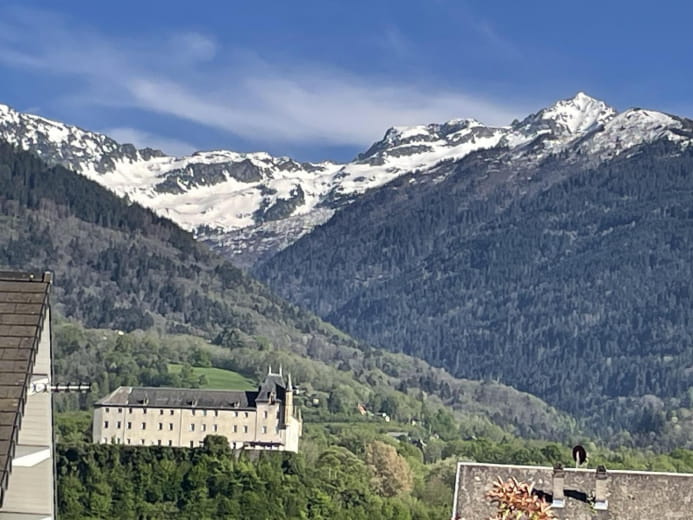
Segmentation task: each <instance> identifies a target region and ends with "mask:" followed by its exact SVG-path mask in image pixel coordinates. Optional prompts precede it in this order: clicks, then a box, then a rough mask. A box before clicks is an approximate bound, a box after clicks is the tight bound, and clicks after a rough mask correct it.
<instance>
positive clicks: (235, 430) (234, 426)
mask: <svg viewBox="0 0 693 520" xmlns="http://www.w3.org/2000/svg"><path fill="white" fill-rule="evenodd" d="M233 433H238V425H237V424H234V425H233Z"/></svg>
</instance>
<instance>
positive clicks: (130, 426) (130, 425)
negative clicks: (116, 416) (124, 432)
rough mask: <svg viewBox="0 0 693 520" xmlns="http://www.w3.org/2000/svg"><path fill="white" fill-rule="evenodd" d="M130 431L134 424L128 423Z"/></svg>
mask: <svg viewBox="0 0 693 520" xmlns="http://www.w3.org/2000/svg"><path fill="white" fill-rule="evenodd" d="M128 430H132V423H131V422H130V421H128Z"/></svg>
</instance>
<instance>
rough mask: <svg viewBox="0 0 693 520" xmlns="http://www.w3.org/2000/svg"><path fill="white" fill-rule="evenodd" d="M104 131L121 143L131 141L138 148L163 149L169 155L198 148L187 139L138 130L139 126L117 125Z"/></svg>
mask: <svg viewBox="0 0 693 520" xmlns="http://www.w3.org/2000/svg"><path fill="white" fill-rule="evenodd" d="M102 133H104V134H106V135H108V136H109V137H111V138H113V139H115V140H116V141H118V142H119V143H121V144H125V143H130V144H134V145H135V146H136V147H138V148H144V147H147V146H148V147H150V148H154V149H155V150H161V151H163V152H165V153H167V154H169V155H176V156H181V155H189V154H191V153H192V152H194V151H195V150H196V147H195V146H194V145H192V144H190V143H186V142H185V141H180V140H178V139H171V138H168V137H163V136H160V135H156V134H152V133H150V132H145V131H143V130H138V129H137V128H128V127H115V128H106V129H105V130H103V131H102Z"/></svg>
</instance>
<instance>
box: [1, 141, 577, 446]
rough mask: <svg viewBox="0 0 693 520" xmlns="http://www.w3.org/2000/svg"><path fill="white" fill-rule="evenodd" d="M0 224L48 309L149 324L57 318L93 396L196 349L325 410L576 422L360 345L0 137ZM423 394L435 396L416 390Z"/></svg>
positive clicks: (62, 339) (517, 429) (13, 258)
mask: <svg viewBox="0 0 693 520" xmlns="http://www.w3.org/2000/svg"><path fill="white" fill-rule="evenodd" d="M0 221H1V224H2V227H1V229H2V233H0V265H1V266H3V267H10V268H15V269H22V270H28V269H33V270H38V271H43V270H46V269H49V270H52V271H54V272H55V284H54V287H53V303H54V307H55V310H56V311H57V312H56V313H55V314H56V315H63V316H65V317H67V318H70V319H71V320H76V321H79V322H81V324H83V325H86V326H87V327H100V328H104V329H120V330H121V331H124V332H127V331H132V330H135V329H145V330H147V333H146V334H145V333H138V334H134V335H129V334H125V335H124V336H119V335H118V334H116V333H114V332H108V331H98V330H97V331H90V332H88V331H85V330H83V328H82V327H80V326H78V325H70V324H65V325H64V326H61V325H57V326H56V331H57V334H58V338H57V341H56V347H55V348H56V376H57V377H58V378H61V379H62V380H67V381H74V380H77V379H80V380H89V381H93V382H95V383H97V385H98V386H97V391H95V392H94V394H93V397H94V398H98V397H101V396H102V395H104V393H106V392H108V391H110V390H112V389H114V388H115V387H117V386H118V385H119V384H155V385H158V384H165V383H166V382H168V384H170V383H171V381H172V380H174V379H172V378H171V377H170V374H167V370H166V363H167V362H174V361H181V362H189V363H193V364H194V363H196V362H197V361H199V360H198V359H197V358H196V357H195V353H194V352H193V351H192V349H193V348H195V347H197V348H198V349H203V350H205V352H206V355H207V356H208V357H210V358H211V363H212V364H213V365H214V366H218V367H220V368H228V369H231V370H237V371H240V372H242V373H244V374H246V375H249V376H258V375H259V374H262V373H264V371H266V369H267V365H268V364H274V365H275V366H276V365H277V364H279V363H283V364H284V366H285V367H286V368H287V369H289V370H292V369H293V371H294V374H295V376H296V377H295V381H296V382H299V383H309V384H310V385H311V387H312V388H313V389H314V390H316V391H319V392H321V393H322V395H323V396H324V397H325V399H327V398H328V396H330V395H331V394H335V395H338V396H340V397H341V398H342V402H341V404H338V403H336V402H335V403H333V406H334V407H335V409H337V410H338V409H339V408H348V409H349V411H354V410H355V407H356V405H357V404H358V403H359V402H368V401H369V400H370V399H371V398H372V397H373V396H375V395H378V396H380V398H381V399H384V398H386V397H391V398H392V399H391V400H390V401H389V402H390V406H391V407H393V408H397V407H396V406H395V405H393V404H392V403H399V402H401V403H402V407H401V409H402V410H406V409H409V408H411V407H412V406H413V404H412V403H419V404H418V405H417V406H418V409H419V410H420V409H421V406H422V405H423V404H424V403H425V402H426V403H429V404H430V405H431V406H433V403H434V402H437V406H443V404H445V405H448V406H450V407H453V406H454V407H456V408H457V410H458V413H459V414H463V415H460V418H462V417H466V418H467V419H469V420H471V418H476V419H478V420H480V421H481V423H483V424H485V425H486V426H490V427H491V429H493V428H498V427H501V428H503V429H505V430H506V431H510V432H514V433H516V434H522V435H527V436H535V437H547V438H562V439H566V438H568V437H569V436H570V435H572V434H573V433H574V431H575V427H574V424H573V421H569V420H567V419H566V417H565V416H564V415H561V414H558V413H556V411H555V410H553V409H552V408H550V407H548V406H546V404H545V403H542V402H541V401H540V400H538V399H536V398H533V397H531V396H528V395H526V394H522V393H519V392H516V391H514V390H512V389H510V388H508V387H505V386H503V385H498V384H492V383H486V384H482V383H479V382H474V381H463V380H458V379H454V378H452V377H450V375H449V374H447V373H445V372H443V371H442V370H436V369H433V368H432V367H430V366H429V365H427V364H426V363H425V362H422V361H419V360H416V359H412V358H409V357H407V356H401V355H399V356H397V355H392V354H389V353H386V352H383V351H381V350H376V349H372V348H369V347H367V346H364V345H360V344H358V343H357V342H355V341H353V340H352V339H350V338H349V337H348V336H346V335H344V334H342V333H341V332H339V331H338V330H337V329H335V328H333V327H332V326H329V325H327V324H325V323H323V322H321V321H320V319H318V318H317V317H315V316H314V315H311V314H310V313H308V312H305V311H303V310H301V309H298V308H297V307H295V306H293V305H291V304H288V303H286V302H285V301H283V300H282V299H280V298H279V297H277V296H275V295H274V294H273V293H271V292H270V291H269V290H268V289H266V288H265V287H263V286H262V285H261V284H259V283H258V282H256V281H254V280H252V279H251V278H249V277H248V276H246V275H245V274H243V273H242V272H241V271H239V270H238V269H236V268H235V267H233V266H232V265H230V264H229V263H228V262H226V261H225V260H223V259H222V258H220V257H218V256H216V255H215V254H213V253H211V252H210V251H209V250H207V249H206V248H205V246H203V245H201V244H198V243H196V242H195V241H194V240H193V238H192V236H191V235H190V234H188V233H186V232H184V231H181V230H180V229H179V228H178V227H176V226H175V225H174V224H172V223H171V222H169V221H166V220H164V219H161V218H159V217H156V216H155V215H154V214H153V213H151V212H150V211H148V210H145V209H143V208H141V207H140V206H138V205H137V204H128V203H127V202H126V201H124V200H122V199H119V198H118V197H116V196H115V195H113V194H112V193H110V192H108V191H107V190H105V189H104V188H102V187H100V186H99V185H97V184H96V183H94V182H92V181H89V180H87V179H86V178H84V177H82V176H79V175H77V174H75V173H73V172H70V171H68V170H65V169H64V168H62V167H59V166H58V167H53V168H49V167H47V166H46V165H45V164H43V163H42V162H41V161H40V160H39V159H38V158H36V157H35V156H33V155H31V154H28V153H24V152H21V153H20V152H17V151H15V150H14V149H13V148H12V147H10V146H7V145H2V144H0ZM181 333H187V334H188V336H180V334H181ZM194 336H197V337H194ZM211 342H213V343H215V344H216V345H210V343H211ZM186 349H190V352H186ZM344 388H346V389H347V390H344ZM431 394H432V397H433V399H434V401H430V402H429V401H425V400H423V399H422V398H421V396H423V395H431ZM323 402H324V400H323ZM407 403H408V404H407ZM498 403H501V404H500V405H499V404H498ZM516 403H523V405H522V406H514V405H515V404H516ZM82 405H83V406H84V405H85V403H82ZM71 406H72V407H74V406H75V404H74V403H73V404H72V405H71ZM415 408H416V407H415ZM434 409H435V407H434ZM412 413H413V412H412ZM402 414H403V415H404V411H403V412H402ZM410 416H411V414H410Z"/></svg>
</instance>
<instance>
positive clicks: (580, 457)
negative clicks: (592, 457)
mask: <svg viewBox="0 0 693 520" xmlns="http://www.w3.org/2000/svg"><path fill="white" fill-rule="evenodd" d="M573 460H574V461H575V469H577V467H578V466H582V465H583V464H584V463H585V461H586V460H587V451H585V448H583V447H582V446H580V445H579V444H578V445H577V446H574V447H573Z"/></svg>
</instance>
